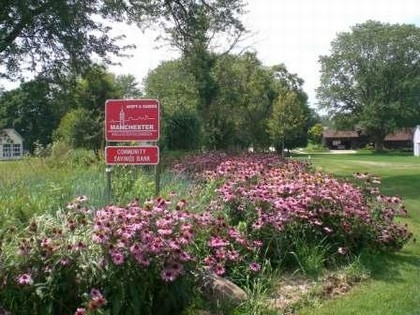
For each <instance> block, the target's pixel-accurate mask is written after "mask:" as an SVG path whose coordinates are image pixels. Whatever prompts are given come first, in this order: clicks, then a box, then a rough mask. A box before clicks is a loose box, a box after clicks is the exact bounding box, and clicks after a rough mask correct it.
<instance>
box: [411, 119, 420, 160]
mask: <svg viewBox="0 0 420 315" xmlns="http://www.w3.org/2000/svg"><path fill="white" fill-rule="evenodd" d="M413 147H414V156H420V125H417V127H416V130H415V131H414V135H413Z"/></svg>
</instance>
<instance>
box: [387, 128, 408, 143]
mask: <svg viewBox="0 0 420 315" xmlns="http://www.w3.org/2000/svg"><path fill="white" fill-rule="evenodd" d="M413 135H414V129H413V128H407V129H402V130H398V131H396V132H394V133H393V134H390V135H387V136H386V137H385V141H412V140H413Z"/></svg>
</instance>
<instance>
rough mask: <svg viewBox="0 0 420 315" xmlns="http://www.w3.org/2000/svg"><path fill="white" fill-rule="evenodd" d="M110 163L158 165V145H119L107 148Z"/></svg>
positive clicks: (106, 154) (107, 162)
mask: <svg viewBox="0 0 420 315" xmlns="http://www.w3.org/2000/svg"><path fill="white" fill-rule="evenodd" d="M105 156H106V164H108V165H116V164H118V165H121V164H122V165H157V164H159V147H158V146H139V147H137V146H118V147H106V148H105Z"/></svg>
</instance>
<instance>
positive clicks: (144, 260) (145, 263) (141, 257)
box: [134, 253, 150, 267]
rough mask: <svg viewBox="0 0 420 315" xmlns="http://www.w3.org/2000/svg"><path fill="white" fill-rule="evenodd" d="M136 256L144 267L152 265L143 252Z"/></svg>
mask: <svg viewBox="0 0 420 315" xmlns="http://www.w3.org/2000/svg"><path fill="white" fill-rule="evenodd" d="M134 258H135V259H136V260H137V262H138V263H139V264H140V265H141V266H143V267H148V266H149V265H150V260H149V259H148V258H147V257H146V256H144V255H143V254H141V253H139V254H136V255H135V256H134Z"/></svg>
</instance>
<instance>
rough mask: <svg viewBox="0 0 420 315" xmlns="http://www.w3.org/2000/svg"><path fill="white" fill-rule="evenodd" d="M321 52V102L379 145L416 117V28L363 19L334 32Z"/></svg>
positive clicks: (419, 80) (419, 96)
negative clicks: (324, 52) (348, 29)
mask: <svg viewBox="0 0 420 315" xmlns="http://www.w3.org/2000/svg"><path fill="white" fill-rule="evenodd" d="M331 48H332V49H331V54H330V55H329V56H321V57H320V63H321V85H320V87H319V88H318V90H317V93H318V97H319V99H320V106H321V108H324V109H326V110H328V112H329V114H330V115H331V116H333V117H335V118H336V119H339V120H340V122H341V123H342V124H344V123H347V124H351V125H353V126H355V125H358V126H360V127H361V128H362V129H364V131H365V132H366V133H367V134H368V135H370V137H371V138H372V140H373V141H374V142H375V149H376V150H377V151H381V150H383V142H384V138H385V136H386V135H387V134H390V133H392V132H394V131H395V130H396V129H398V128H404V127H411V126H414V125H415V124H416V123H418V121H419V119H420V29H419V28H418V27H416V26H414V25H405V24H403V25H400V24H393V25H391V24H387V23H386V24H383V23H380V22H375V21H367V22H365V23H363V24H357V25H355V26H354V27H352V29H351V32H343V33H340V34H338V36H337V38H336V39H335V40H334V41H333V42H332V44H331Z"/></svg>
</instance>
